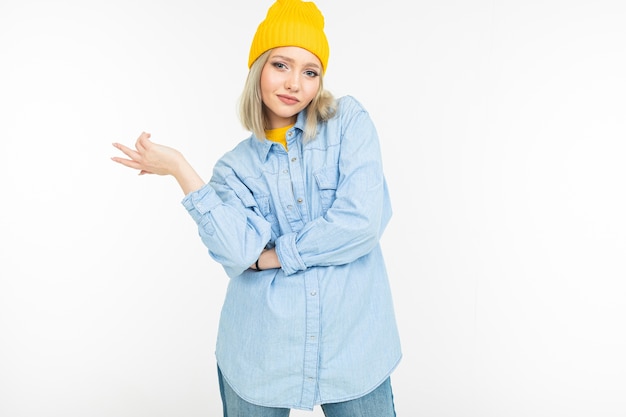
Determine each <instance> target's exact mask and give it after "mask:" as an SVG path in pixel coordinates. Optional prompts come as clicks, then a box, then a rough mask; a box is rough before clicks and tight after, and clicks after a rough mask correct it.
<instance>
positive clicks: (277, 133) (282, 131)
mask: <svg viewBox="0 0 626 417" xmlns="http://www.w3.org/2000/svg"><path fill="white" fill-rule="evenodd" d="M292 127H293V125H289V126H285V127H279V128H277V129H270V130H266V131H265V137H266V138H268V139H269V140H271V141H272V142H276V143H280V144H281V145H283V147H284V148H285V150H287V138H286V136H285V135H286V134H287V131H288V130H289V129H291V128H292Z"/></svg>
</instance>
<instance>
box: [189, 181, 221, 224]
mask: <svg viewBox="0 0 626 417" xmlns="http://www.w3.org/2000/svg"><path fill="white" fill-rule="evenodd" d="M181 203H182V205H183V206H184V207H185V208H186V209H187V212H189V214H190V215H191V217H192V218H193V219H194V221H195V222H196V223H200V219H202V216H203V215H204V214H206V213H208V212H209V211H211V210H213V209H214V208H216V207H217V206H219V205H221V204H222V199H221V198H220V197H219V196H218V195H217V193H216V192H215V190H214V189H213V187H211V185H210V184H206V185H205V186H204V187H202V188H200V189H199V190H196V191H193V192H191V193H189V194H187V195H186V196H185V198H183V200H182V201H181Z"/></svg>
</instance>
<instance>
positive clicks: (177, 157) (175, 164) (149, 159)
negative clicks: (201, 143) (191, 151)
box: [111, 132, 184, 175]
mask: <svg viewBox="0 0 626 417" xmlns="http://www.w3.org/2000/svg"><path fill="white" fill-rule="evenodd" d="M113 146H114V147H115V148H117V149H119V150H120V151H122V152H123V153H124V154H125V155H126V156H127V157H128V158H130V159H127V158H119V157H113V158H111V159H112V160H113V161H115V162H117V163H120V164H122V165H124V166H127V167H129V168H133V169H138V170H139V175H143V174H157V175H175V173H176V170H178V169H179V167H180V166H181V163H182V162H183V161H184V158H183V155H182V154H181V153H180V152H179V151H177V150H176V149H173V148H170V147H167V146H163V145H159V144H156V143H154V142H152V141H151V140H150V134H149V133H146V132H143V133H142V134H141V135H140V136H139V138H138V139H137V142H135V150H133V149H131V148H129V147H127V146H124V145H122V144H120V143H113Z"/></svg>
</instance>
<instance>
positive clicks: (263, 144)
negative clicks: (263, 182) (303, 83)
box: [252, 109, 306, 162]
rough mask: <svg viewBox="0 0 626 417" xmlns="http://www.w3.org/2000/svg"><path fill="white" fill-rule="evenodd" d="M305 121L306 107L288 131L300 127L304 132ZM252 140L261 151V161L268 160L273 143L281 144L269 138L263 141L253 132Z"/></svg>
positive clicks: (258, 150)
mask: <svg viewBox="0 0 626 417" xmlns="http://www.w3.org/2000/svg"><path fill="white" fill-rule="evenodd" d="M305 121H306V109H304V110H302V111H301V112H300V113H298V117H297V119H296V124H295V125H293V127H292V128H291V129H289V130H288V131H287V132H289V131H291V130H295V129H298V130H300V132H303V131H304V124H305ZM252 141H253V143H254V145H253V146H254V147H255V149H256V150H257V152H258V153H259V158H261V161H263V162H265V161H267V155H269V153H270V149H271V148H272V145H275V146H280V145H279V144H278V143H276V142H272V141H271V140H269V139H263V140H262V141H261V140H259V138H257V137H256V136H255V135H254V134H252Z"/></svg>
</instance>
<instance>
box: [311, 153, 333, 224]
mask: <svg viewBox="0 0 626 417" xmlns="http://www.w3.org/2000/svg"><path fill="white" fill-rule="evenodd" d="M313 177H314V178H315V182H316V183H317V188H318V190H319V196H320V204H321V206H322V214H325V213H326V211H327V210H328V209H329V208H330V206H331V205H332V204H333V201H335V194H336V192H337V183H338V182H339V166H338V165H333V166H330V167H324V168H321V169H318V170H317V171H315V172H314V173H313Z"/></svg>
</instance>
